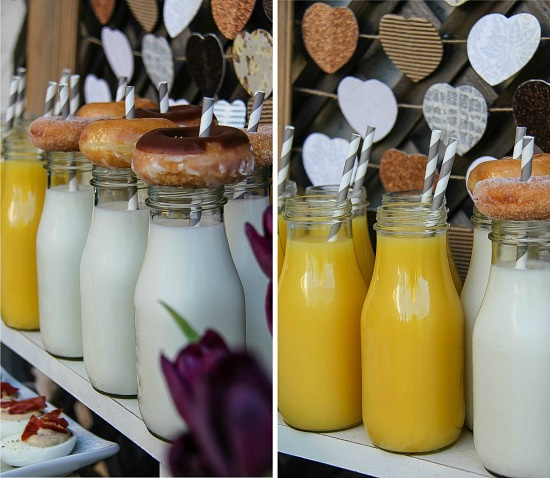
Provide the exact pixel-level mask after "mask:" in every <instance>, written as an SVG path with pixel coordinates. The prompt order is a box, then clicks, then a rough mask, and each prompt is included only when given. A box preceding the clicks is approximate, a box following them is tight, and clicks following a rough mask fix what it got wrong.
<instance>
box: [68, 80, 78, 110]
mask: <svg viewBox="0 0 550 478" xmlns="http://www.w3.org/2000/svg"><path fill="white" fill-rule="evenodd" d="M79 83H80V75H71V77H70V83H69V85H70V91H69V97H70V103H69V104H70V115H71V116H74V115H76V112H77V111H78V108H79V107H80V90H79Z"/></svg>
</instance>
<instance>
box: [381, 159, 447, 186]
mask: <svg viewBox="0 0 550 478" xmlns="http://www.w3.org/2000/svg"><path fill="white" fill-rule="evenodd" d="M427 163H428V158H427V157H426V156H425V155H423V154H416V153H413V154H407V153H405V152H403V151H399V150H398V149H388V150H387V151H386V152H385V153H384V154H383V155H382V159H381V160H380V181H382V185H383V186H384V189H385V190H386V191H387V192H397V191H421V190H422V188H423V187H424V173H425V171H426V164H427ZM437 177H438V174H437V172H436V173H435V181H434V188H435V184H436V182H437Z"/></svg>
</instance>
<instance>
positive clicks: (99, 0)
mask: <svg viewBox="0 0 550 478" xmlns="http://www.w3.org/2000/svg"><path fill="white" fill-rule="evenodd" d="M92 10H93V11H94V13H95V16H96V17H97V19H98V20H99V23H101V24H102V25H105V24H106V23H107V22H108V21H109V19H110V18H111V15H112V14H113V11H114V10H115V0H92Z"/></svg>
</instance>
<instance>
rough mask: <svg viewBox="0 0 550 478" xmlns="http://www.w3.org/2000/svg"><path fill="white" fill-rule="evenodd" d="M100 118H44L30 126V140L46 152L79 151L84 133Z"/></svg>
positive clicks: (38, 119)
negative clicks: (87, 127) (81, 136)
mask: <svg viewBox="0 0 550 478" xmlns="http://www.w3.org/2000/svg"><path fill="white" fill-rule="evenodd" d="M97 119H98V118H76V117H74V116H73V117H72V118H68V119H63V118H62V117H61V116H54V117H46V116H42V117H40V118H37V119H35V120H34V121H33V122H32V123H31V124H30V125H29V139H30V141H31V143H32V144H33V145H34V146H36V147H37V148H40V149H44V150H46V151H78V142H79V140H80V135H81V134H82V131H83V130H84V129H85V128H86V126H89V125H90V124H91V123H93V122H95V121H97Z"/></svg>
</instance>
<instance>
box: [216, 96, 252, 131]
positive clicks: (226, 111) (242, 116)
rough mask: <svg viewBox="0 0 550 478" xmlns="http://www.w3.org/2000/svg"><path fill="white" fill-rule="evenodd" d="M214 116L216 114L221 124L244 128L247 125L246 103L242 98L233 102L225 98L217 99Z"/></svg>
mask: <svg viewBox="0 0 550 478" xmlns="http://www.w3.org/2000/svg"><path fill="white" fill-rule="evenodd" d="M214 116H216V119H217V120H218V124H219V125H222V126H233V127H234V128H244V127H245V125H246V105H245V104H244V101H242V100H235V101H233V102H232V103H229V102H227V101H225V100H219V101H216V103H214Z"/></svg>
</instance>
